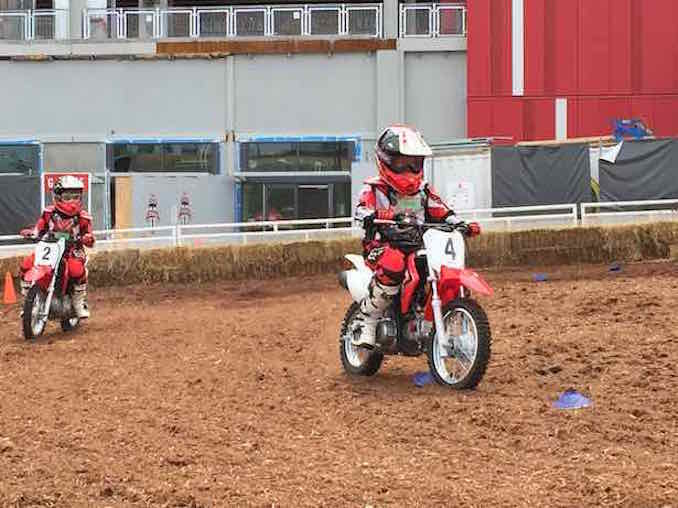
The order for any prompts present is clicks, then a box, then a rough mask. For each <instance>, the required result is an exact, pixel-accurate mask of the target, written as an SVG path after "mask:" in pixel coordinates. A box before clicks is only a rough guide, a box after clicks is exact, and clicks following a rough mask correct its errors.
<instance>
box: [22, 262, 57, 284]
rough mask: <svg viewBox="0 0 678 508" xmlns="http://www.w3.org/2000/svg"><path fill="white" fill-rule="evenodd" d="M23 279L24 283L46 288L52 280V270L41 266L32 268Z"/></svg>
mask: <svg viewBox="0 0 678 508" xmlns="http://www.w3.org/2000/svg"><path fill="white" fill-rule="evenodd" d="M23 279H24V280H25V281H26V282H30V283H35V284H38V285H39V286H41V287H44V288H47V287H49V283H50V282H51V280H52V268H51V267H49V266H42V265H38V266H33V267H31V269H30V270H28V271H27V272H26V273H25V274H24V276H23Z"/></svg>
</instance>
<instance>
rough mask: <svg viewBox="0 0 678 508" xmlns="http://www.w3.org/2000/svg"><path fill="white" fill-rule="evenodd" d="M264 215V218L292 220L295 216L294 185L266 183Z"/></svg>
mask: <svg viewBox="0 0 678 508" xmlns="http://www.w3.org/2000/svg"><path fill="white" fill-rule="evenodd" d="M265 189H266V193H265V194H266V198H265V199H266V210H265V213H266V217H265V219H264V220H294V219H296V218H297V213H296V212H297V207H296V195H295V194H296V193H295V189H294V185H284V184H267V185H266V187H265Z"/></svg>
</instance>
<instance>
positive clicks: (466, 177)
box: [428, 150, 492, 210]
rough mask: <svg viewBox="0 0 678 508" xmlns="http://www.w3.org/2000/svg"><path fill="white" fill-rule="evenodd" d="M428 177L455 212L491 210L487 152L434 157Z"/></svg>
mask: <svg viewBox="0 0 678 508" xmlns="http://www.w3.org/2000/svg"><path fill="white" fill-rule="evenodd" d="M428 178H429V181H430V182H431V184H432V185H433V187H434V188H435V189H436V190H437V191H438V193H439V194H440V197H441V198H443V200H445V202H447V203H449V204H450V205H451V206H453V207H454V209H455V210H470V209H474V208H475V209H477V208H491V207H492V164H491V158H490V150H484V151H482V152H478V153H471V154H469V153H459V154H458V155H455V154H450V155H444V156H441V155H439V156H435V157H434V158H433V159H432V160H431V166H430V176H428Z"/></svg>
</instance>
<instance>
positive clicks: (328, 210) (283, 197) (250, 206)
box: [242, 182, 351, 222]
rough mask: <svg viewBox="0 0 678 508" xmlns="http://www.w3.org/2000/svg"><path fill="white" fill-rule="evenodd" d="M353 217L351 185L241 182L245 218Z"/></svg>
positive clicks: (249, 220) (272, 219) (248, 219)
mask: <svg viewBox="0 0 678 508" xmlns="http://www.w3.org/2000/svg"><path fill="white" fill-rule="evenodd" d="M350 216H351V184H350V183H349V182H346V183H327V184H303V183H301V184H294V183H260V182H246V183H243V185H242V220H243V222H260V221H265V220H271V221H278V220H294V219H325V218H328V217H350Z"/></svg>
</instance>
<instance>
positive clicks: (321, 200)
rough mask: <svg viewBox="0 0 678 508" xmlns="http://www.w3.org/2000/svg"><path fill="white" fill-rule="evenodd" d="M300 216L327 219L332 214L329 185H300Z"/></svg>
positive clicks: (302, 217) (301, 217)
mask: <svg viewBox="0 0 678 508" xmlns="http://www.w3.org/2000/svg"><path fill="white" fill-rule="evenodd" d="M298 189H299V218H300V219H325V218H327V217H329V216H330V187H329V185H300V186H299V187H298Z"/></svg>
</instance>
